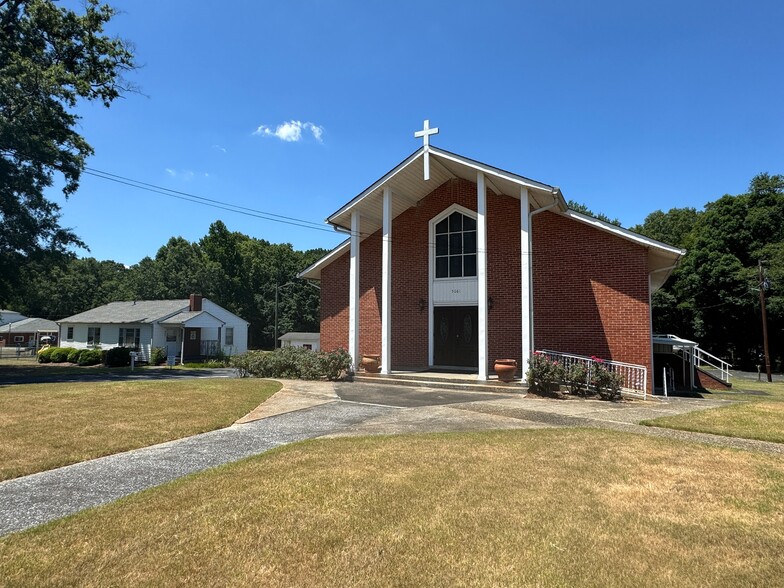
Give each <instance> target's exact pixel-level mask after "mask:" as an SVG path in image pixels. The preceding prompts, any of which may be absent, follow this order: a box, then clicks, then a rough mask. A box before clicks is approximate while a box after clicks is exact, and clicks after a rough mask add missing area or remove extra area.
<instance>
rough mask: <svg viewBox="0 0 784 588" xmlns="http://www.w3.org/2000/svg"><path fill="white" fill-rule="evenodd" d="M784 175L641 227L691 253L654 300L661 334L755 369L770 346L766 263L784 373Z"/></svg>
mask: <svg viewBox="0 0 784 588" xmlns="http://www.w3.org/2000/svg"><path fill="white" fill-rule="evenodd" d="M782 218H784V176H779V175H770V174H760V175H758V176H756V177H755V178H753V179H752V180H751V182H750V184H749V190H748V192H746V193H745V194H739V195H736V196H733V195H729V194H727V195H724V196H722V197H721V198H718V199H717V200H715V201H713V202H709V203H708V204H706V205H705V209H704V210H703V211H702V212H697V211H695V210H694V209H690V208H680V209H678V208H675V209H672V210H670V211H668V212H666V213H664V212H661V211H656V212H654V213H651V214H650V215H648V217H647V218H646V219H645V222H644V223H643V224H642V225H639V226H637V227H634V228H633V230H636V231H638V232H640V233H643V234H645V235H648V236H651V237H654V238H656V239H660V240H662V241H665V242H669V243H672V244H674V245H677V246H680V247H684V248H686V249H687V253H686V255H685V256H684V258H683V260H682V262H681V264H680V266H679V267H678V268H677V269H676V270H675V271H674V272H673V273H672V275H671V277H670V279H669V280H668V281H667V283H666V284H665V285H664V287H663V288H662V289H661V290H659V291H658V292H656V294H655V295H654V297H653V304H654V307H653V319H654V330H656V331H659V332H669V333H676V334H679V335H682V336H685V337H687V338H693V339H696V340H697V341H699V342H700V344H701V346H702V347H704V348H705V349H707V350H709V351H711V352H713V353H715V354H717V355H720V356H723V357H725V358H726V359H728V360H729V361H730V362H732V363H733V364H735V365H736V366H741V367H746V368H749V369H753V367H754V365H756V364H757V363H758V362H759V354H760V352H761V349H762V335H761V330H762V329H761V316H760V305H759V290H757V288H759V277H758V263H759V261H760V260H764V266H765V267H766V268H767V272H768V276H769V278H770V284H771V288H770V290H769V291H768V292H767V297H768V305H767V307H768V313H767V314H768V331H769V333H770V347H771V354H772V356H773V361H774V369H778V370H781V369H782V368H784V340H783V339H782V331H783V329H784V224H782V222H781V219H782Z"/></svg>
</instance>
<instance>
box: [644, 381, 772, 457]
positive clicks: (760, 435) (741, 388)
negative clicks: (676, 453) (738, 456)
mask: <svg viewBox="0 0 784 588" xmlns="http://www.w3.org/2000/svg"><path fill="white" fill-rule="evenodd" d="M759 393H764V395H761V394H759ZM711 397H715V398H727V399H730V400H737V401H739V402H738V403H737V404H734V405H731V406H725V407H721V408H714V409H710V410H700V411H694V412H690V413H687V414H682V415H678V416H672V417H663V418H660V419H653V420H649V421H643V423H642V424H644V425H650V426H655V427H666V428H669V429H680V430H683V431H697V432H699V433H713V434H715V435H725V436H728V437H743V438H745V439H759V440H762V441H773V442H776V443H784V382H772V383H768V382H755V381H750V380H736V381H734V382H733V390H732V391H730V392H728V393H716V394H711Z"/></svg>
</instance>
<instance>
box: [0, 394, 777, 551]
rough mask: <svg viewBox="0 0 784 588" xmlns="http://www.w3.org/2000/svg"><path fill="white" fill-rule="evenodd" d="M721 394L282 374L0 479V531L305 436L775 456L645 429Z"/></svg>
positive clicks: (718, 440)
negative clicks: (526, 436)
mask: <svg viewBox="0 0 784 588" xmlns="http://www.w3.org/2000/svg"><path fill="white" fill-rule="evenodd" d="M725 404H728V401H724V400H705V399H696V400H692V399H688V400H687V399H672V400H669V401H666V402H629V403H607V402H601V401H596V400H566V401H563V400H561V401H559V400H545V399H538V398H533V397H524V396H522V395H520V394H498V393H476V392H452V391H449V390H442V389H428V388H410V387H398V386H388V385H377V384H352V383H326V382H301V381H296V382H286V383H285V384H284V388H283V389H282V390H281V391H280V392H278V393H277V394H275V395H274V396H273V397H272V398H270V399H269V400H267V402H265V403H264V404H262V405H261V406H259V407H258V408H256V409H255V410H254V411H252V412H251V413H249V414H248V415H246V416H245V417H243V418H242V419H240V420H239V421H238V422H237V423H235V424H234V425H233V426H231V427H228V428H226V429H221V430H218V431H213V432H210V433H204V434H201V435H195V436H193V437H188V438H185V439H180V440H177V441H170V442H168V443H162V444H160V445H154V446H152V447H146V448H142V449H137V450H134V451H128V452H125V453H120V454H116V455H112V456H108V457H103V458H99V459H94V460H90V461H87V462H83V463H79V464H74V465H71V466H66V467H63V468H58V469H55V470H51V471H48V472H42V473H39V474H33V475H30V476H25V477H22V478H16V479H13V480H7V481H5V482H0V536H1V535H5V534H7V533H11V532H14V531H20V530H23V529H27V528H30V527H33V526H36V525H40V524H42V523H45V522H48V521H52V520H55V519H58V518H61V517H64V516H67V515H69V514H73V513H76V512H79V511H81V510H84V509H87V508H90V507H93V506H98V505H101V504H106V503H108V502H111V501H114V500H117V499H118V498H122V497H124V496H128V495H130V494H133V493H135V492H139V491H141V490H144V489H147V488H152V487H154V486H158V485H160V484H163V483H165V482H169V481H171V480H175V479H177V478H180V477H182V476H185V475H188V474H191V473H195V472H200V471H203V470H206V469H208V468H212V467H215V466H218V465H223V464H226V463H230V462H234V461H237V460H239V459H242V458H245V457H249V456H252V455H258V454H260V453H264V452H265V451H268V450H270V449H272V448H274V447H277V446H280V445H285V444H288V443H293V442H296V441H301V440H305V439H313V438H316V437H337V436H356V435H386V434H399V433H427V432H448V431H478V430H489V429H535V428H544V427H595V428H605V429H614V430H620V431H625V432H633V433H641V434H645V435H653V436H658V437H666V438H671V439H678V440H682V441H697V442H703V443H710V444H713V445H720V446H724V447H734V448H739V449H747V450H752V451H764V452H768V453H777V454H782V455H784V445H781V444H776V443H765V442H762V441H750V440H744V439H735V438H729V437H719V436H716V435H706V434H701V433H688V432H682V431H673V430H669V429H659V428H655V427H644V426H641V425H639V424H637V423H639V421H640V420H643V419H649V418H657V417H659V416H666V415H674V414H681V413H683V412H690V411H693V410H702V409H707V408H714V407H717V406H721V405H725Z"/></svg>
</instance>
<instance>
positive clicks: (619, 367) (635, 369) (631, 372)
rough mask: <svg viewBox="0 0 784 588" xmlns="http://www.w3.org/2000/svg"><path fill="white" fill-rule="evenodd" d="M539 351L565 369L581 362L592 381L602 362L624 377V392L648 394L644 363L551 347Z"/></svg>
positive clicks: (646, 369) (646, 373) (635, 394)
mask: <svg viewBox="0 0 784 588" xmlns="http://www.w3.org/2000/svg"><path fill="white" fill-rule="evenodd" d="M538 353H543V354H544V355H546V356H547V357H549V358H550V359H551V360H552V361H557V362H559V363H560V364H561V365H562V366H563V367H564V369H567V370H568V369H569V368H570V367H572V366H573V365H574V364H576V363H581V364H583V365H585V366H586V367H587V368H588V378H587V381H588V382H590V381H591V378H592V376H593V368H594V365H596V364H597V363H601V364H602V365H603V366H604V367H605V368H607V369H608V370H609V371H611V372H614V373H616V374H620V376H621V378H622V379H623V383H622V384H621V390H622V391H623V393H624V394H629V395H633V396H642V397H643V399H645V398H647V395H648V368H646V367H645V366H644V365H636V364H633V363H624V362H622V361H610V360H608V359H601V360H600V359H597V358H595V357H587V356H585V355H575V354H572V353H562V352H560V351H552V350H550V349H541V350H539V351H538Z"/></svg>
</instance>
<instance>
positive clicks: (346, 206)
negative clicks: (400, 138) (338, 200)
mask: <svg viewBox="0 0 784 588" xmlns="http://www.w3.org/2000/svg"><path fill="white" fill-rule="evenodd" d="M430 150H431V153H432V150H433V148H432V147H431V148H430ZM424 151H425V148H424V147H420V148H419V149H417V150H416V151H414V152H413V153H412V154H411V155H409V156H408V157H406V158H405V159H404V160H403V161H402V162H400V163H399V164H397V165H396V166H395V167H394V168H392V169H391V170H390V171H388V172H387V173H386V174H384V175H383V176H382V177H381V178H380V179H378V180H376V181H375V182H373V184H371V185H370V186H369V187H368V188H365V190H363V191H362V192H360V193H359V195H357V196H355V197H354V198H352V199H351V200H349V201H348V202H347V203H346V204H344V205H343V206H342V207H341V208H340V209H339V210H336V211H335V212H333V213H332V214H330V215H329V216H328V217H327V222H328V223H332V219H333V218H335V217H336V216H339V215H341V214H343V213H344V212H346V211H347V210H349V209H351V208H353V207H354V205H355V204H358V203H359V202H360V201H362V200H364V199H365V197H366V196H369V195H370V194H372V193H373V192H375V191H376V190H378V189H379V188H380V187H381V186H383V185H384V184H385V183H386V182H388V181H389V180H390V179H392V178H394V177H395V176H396V175H397V174H398V173H399V172H401V171H403V170H404V169H405V168H406V167H408V165H409V164H410V163H411V162H412V161H414V160H416V159H417V157H419V156H420V155H422V153H424Z"/></svg>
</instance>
